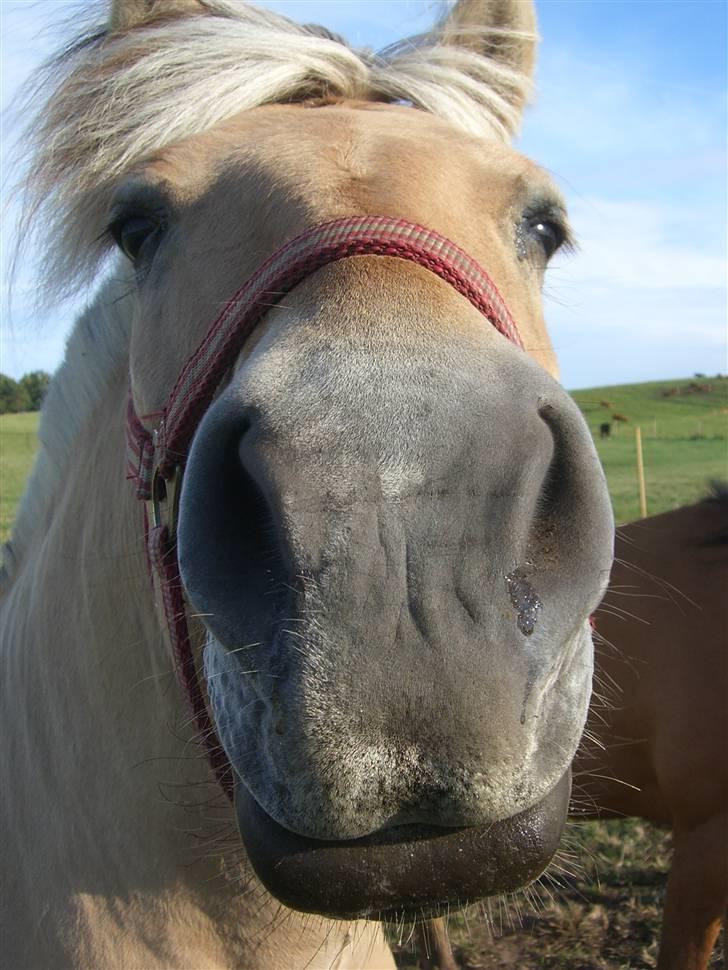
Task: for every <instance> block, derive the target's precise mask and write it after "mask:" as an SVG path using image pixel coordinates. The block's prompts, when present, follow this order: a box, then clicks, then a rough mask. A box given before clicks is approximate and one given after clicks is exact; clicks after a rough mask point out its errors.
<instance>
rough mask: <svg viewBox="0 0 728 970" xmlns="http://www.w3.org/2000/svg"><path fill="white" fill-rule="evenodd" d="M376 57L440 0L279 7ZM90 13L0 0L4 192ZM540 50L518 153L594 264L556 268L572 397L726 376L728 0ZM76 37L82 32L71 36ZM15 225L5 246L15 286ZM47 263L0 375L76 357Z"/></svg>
mask: <svg viewBox="0 0 728 970" xmlns="http://www.w3.org/2000/svg"><path fill="white" fill-rule="evenodd" d="M267 6H269V7H273V8H274V9H276V10H279V11H280V12H282V13H285V14H287V15H289V16H291V17H294V18H295V19H298V20H301V21H303V22H318V23H323V24H325V25H326V26H327V27H329V28H331V29H333V30H335V31H337V32H339V33H341V34H343V35H344V36H345V37H347V39H348V40H349V41H351V42H352V43H354V44H356V45H364V46H369V47H373V48H375V49H377V48H380V47H383V46H385V45H387V44H389V43H391V42H393V41H395V40H398V39H399V38H400V37H403V36H406V35H408V34H412V33H417V32H418V31H420V30H422V29H424V28H426V27H427V26H428V25H429V23H430V22H431V21H432V19H433V18H434V16H435V15H436V13H437V10H438V5H437V4H435V3H429V2H427V0H274V2H270V3H268V4H267ZM87 7H88V4H85V3H82V4H80V5H79V4H78V3H76V2H71V0H0V17H1V18H2V24H1V27H2V52H1V55H2V60H1V63H0V68H1V70H2V75H1V76H2V91H1V92H0V94H1V95H2V105H3V144H2V160H3V173H2V174H3V188H4V190H6V189H7V187H8V186H9V185H10V184H12V178H13V171H12V167H11V166H10V165H9V163H8V161H7V159H8V147H9V146H10V144H11V142H12V141H13V138H14V134H15V130H16V126H15V121H16V119H15V117H14V114H13V111H12V109H11V110H7V105H8V104H9V103H10V101H11V99H12V97H13V95H14V94H15V92H16V91H17V89H18V86H19V85H20V84H21V83H22V81H23V79H24V78H25V77H26V76H27V74H28V73H29V72H30V71H31V70H32V69H33V68H34V67H35V66H36V65H37V64H38V63H39V62H40V61H41V60H42V59H43V58H44V57H45V56H47V55H48V54H50V53H52V51H53V50H54V49H55V48H56V46H57V44H58V42H59V39H60V38H61V37H62V36H63V30H61V29H59V28H58V26H57V25H58V23H59V22H63V21H64V19H66V18H67V17H68V16H69V14H70V15H71V16H72V15H73V11H74V10H76V11H77V10H79V9H87ZM537 10H538V14H539V29H540V33H541V37H542V44H541V49H540V57H539V69H538V89H537V98H536V102H535V104H534V105H533V106H532V107H531V108H530V110H529V111H528V114H527V116H526V120H525V124H524V128H523V133H522V136H521V137H520V138H519V140H518V142H517V146H518V147H519V148H520V150H522V151H524V152H525V153H526V154H528V155H530V156H531V157H532V158H534V159H535V160H536V161H538V162H540V163H541V164H542V165H544V166H545V167H546V168H548V169H549V170H550V171H551V172H552V173H553V174H554V176H555V178H556V180H557V181H558V182H559V184H560V186H561V188H562V190H563V191H564V193H565V195H566V197H567V199H568V201H569V206H570V211H571V215H572V221H573V222H574V224H575V228H576V232H577V236H578V238H579V241H580V250H579V252H578V253H577V254H576V255H574V256H570V257H565V258H561V257H557V259H556V261H555V263H554V266H553V268H552V269H551V270H550V271H549V273H548V275H547V279H546V290H545V292H546V315H547V320H548V322H549V329H550V331H551V334H552V338H553V340H554V345H555V347H556V350H557V353H558V355H559V359H560V361H561V368H562V380H563V382H564V384H565V385H566V386H567V387H570V388H577V387H586V386H593V385H604V384H614V383H621V382H631V381H639V380H651V379H658V378H661V377H677V376H683V375H690V374H692V373H694V372H703V373H709V374H713V373H716V372H718V371H721V372H725V371H726V370H728V339H727V335H726V174H725V173H726V136H727V129H726V117H727V107H728V100H727V96H726V50H728V30H727V16H728V5H726V3H725V2H724V0H631V2H622V0H537ZM72 29H73V27H72ZM9 222H10V220H9V219H4V225H3V233H2V236H1V237H0V241H1V242H2V248H3V253H2V264H1V266H2V270H1V271H2V273H3V288H4V289H7V275H8V251H9V238H10V236H9V233H8V229H7V225H8V224H9ZM32 280H33V271H32V259H30V258H29V259H28V260H27V262H26V264H24V265H23V267H21V271H20V274H19V277H18V281H17V286H16V291H15V294H14V300H13V314H12V320H11V319H10V317H9V314H8V311H7V298H6V297H3V301H2V329H1V331H0V338H1V339H0V370H2V371H3V372H5V373H9V374H12V375H13V376H16V377H17V376H20V375H21V374H22V373H24V372H25V371H28V370H33V369H36V368H44V369H47V370H52V369H53V368H55V366H57V364H58V363H59V361H60V358H61V355H62V352H63V344H64V341H65V335H66V333H67V331H68V328H69V327H70V325H71V323H72V320H73V317H74V315H75V312H76V309H77V308H76V307H74V306H72V305H64V306H61V307H58V308H56V310H55V311H54V313H53V314H50V315H49V316H48V318H46V319H44V320H39V319H37V317H36V315H35V314H34V312H33V310H32V294H33V285H32Z"/></svg>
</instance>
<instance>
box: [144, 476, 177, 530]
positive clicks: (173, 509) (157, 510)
mask: <svg viewBox="0 0 728 970" xmlns="http://www.w3.org/2000/svg"><path fill="white" fill-rule="evenodd" d="M181 485H182V466H181V465H175V466H174V468H173V469H172V475H171V476H170V477H169V478H165V477H164V475H162V473H161V471H160V470H159V465H155V467H154V471H153V473H152V498H151V500H150V502H149V507H150V513H151V514H150V518H151V523H152V528H155V529H156V528H158V527H159V526H164V527H166V529H167V535H168V537H169V538H170V539H173V538H174V537H175V533H176V531H177V514H178V511H179V493H180V487H181Z"/></svg>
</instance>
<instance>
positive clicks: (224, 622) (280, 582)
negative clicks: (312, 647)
mask: <svg viewBox="0 0 728 970" xmlns="http://www.w3.org/2000/svg"><path fill="white" fill-rule="evenodd" d="M255 427H256V426H255V421H254V420H253V419H252V418H251V417H250V416H248V415H247V414H246V415H244V416H242V417H241V418H239V419H238V420H236V421H234V422H232V423H231V424H229V425H228V426H227V427H224V426H218V428H216V429H215V430H214V431H213V432H211V433H210V434H208V435H207V436H206V438H205V442H204V449H200V450H201V452H204V453H203V454H202V457H201V458H200V459H199V460H196V461H192V462H191V463H190V464H189V465H188V468H187V471H186V473H185V482H184V486H183V488H184V490H185V491H183V496H182V513H181V519H180V566H181V569H182V576H183V579H184V582H185V585H186V586H187V589H188V592H189V593H190V594H191V596H192V598H193V602H195V605H196V606H197V608H198V609H199V610H200V611H201V612H203V613H204V614H205V615H206V619H205V622H206V624H207V626H208V627H209V628H210V629H211V630H212V632H213V633H214V635H215V636H217V637H218V638H219V639H220V640H222V641H223V642H224V643H225V644H226V646H228V647H231V648H232V647H236V646H240V645H241V643H239V642H238V641H240V640H242V642H244V643H245V644H246V645H249V644H250V643H252V642H253V641H265V642H270V641H271V640H272V636H273V630H274V628H275V624H276V622H277V621H278V619H279V618H280V616H281V615H282V613H283V607H284V604H285V602H287V600H288V597H289V595H290V584H289V575H288V574H289V570H288V569H287V566H286V562H285V559H284V554H283V546H282V543H281V541H280V538H279V529H278V526H277V524H276V523H277V515H276V511H275V508H274V502H272V501H270V500H269V498H268V497H267V495H266V488H265V482H264V480H263V478H262V476H261V475H260V474H259V472H258V468H257V463H256V461H255V451H256V449H255V442H254V440H252V439H254V438H255ZM200 550H208V553H209V554H207V555H201V554H200Z"/></svg>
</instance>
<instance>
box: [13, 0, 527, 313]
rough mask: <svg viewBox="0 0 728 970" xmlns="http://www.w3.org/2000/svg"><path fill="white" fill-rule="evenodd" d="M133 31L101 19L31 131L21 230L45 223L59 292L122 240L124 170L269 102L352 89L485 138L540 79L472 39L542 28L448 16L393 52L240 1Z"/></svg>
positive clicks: (59, 65) (360, 96) (47, 284)
mask: <svg viewBox="0 0 728 970" xmlns="http://www.w3.org/2000/svg"><path fill="white" fill-rule="evenodd" d="M204 10H205V12H204V13H202V14H200V15H196V16H194V17H193V18H192V19H194V24H191V23H190V17H182V18H159V19H156V20H152V21H149V22H147V23H146V24H142V25H140V26H136V27H134V28H132V29H128V30H125V31H120V32H115V33H109V32H108V31H107V30H105V29H100V28H98V27H96V28H95V29H93V30H91V31H90V32H87V33H86V34H84V35H83V36H82V37H81V38H79V39H78V40H76V41H75V42H72V43H71V44H69V45H68V46H67V47H66V49H65V51H64V52H63V53H62V54H61V55H60V56H58V57H56V58H54V59H53V60H52V61H51V62H50V63H49V64H48V65H47V66H46V68H45V69H44V72H43V73H42V76H41V80H40V81H39V84H38V86H37V87H36V88H35V89H33V91H32V92H31V93H32V95H33V100H34V101H35V99H36V97H39V94H40V91H41V90H46V89H47V90H50V95H49V96H48V97H47V98H43V99H41V100H42V101H43V103H42V105H41V107H40V109H39V110H38V111H37V114H36V117H35V118H34V120H33V121H32V123H31V124H30V125H29V127H28V130H27V138H26V142H25V143H26V146H27V149H28V151H29V153H30V165H29V174H28V177H27V179H26V180H25V183H24V186H23V191H24V194H25V206H24V216H23V225H22V227H21V233H20V238H27V237H29V236H34V237H39V235H40V233H41V232H42V242H43V243H44V249H45V253H44V258H43V260H42V267H43V269H42V273H43V276H44V279H43V284H44V286H43V288H42V289H43V293H44V299H45V300H51V299H53V298H56V297H58V296H64V295H67V294H68V293H69V292H74V291H76V290H77V289H78V288H79V287H80V286H83V285H85V284H87V283H88V282H89V281H90V280H91V279H92V278H93V275H94V274H95V272H96V271H97V270H98V268H99V264H100V262H101V261H102V260H103V258H104V256H105V255H106V254H107V253H108V251H109V249H110V240H109V239H108V234H106V233H105V232H104V229H105V225H106V220H107V218H108V215H107V207H108V201H109V196H110V192H111V191H112V188H113V186H114V184H115V183H116V182H117V181H118V179H119V178H120V177H121V176H122V175H123V174H124V173H126V172H127V171H129V170H130V169H131V168H133V166H134V165H135V164H137V163H139V162H140V161H141V160H142V159H144V158H146V157H148V156H149V155H150V154H152V153H153V152H155V151H158V150H160V149H161V148H163V147H164V146H166V145H168V144H170V143H172V142H175V141H179V140H182V139H184V138H187V137H190V136H192V135H195V134H198V133H200V132H202V131H205V130H207V129H209V128H211V127H213V126H214V125H216V124H218V123H220V122H222V121H225V120H226V119H228V118H230V117H232V116H234V115H236V114H238V113H240V112H241V111H245V110H249V109H251V108H255V107H258V106H261V105H264V104H272V103H282V102H285V103H291V102H302V101H306V100H308V99H311V98H319V97H324V98H344V99H357V100H372V101H381V102H404V103H408V104H411V105H412V106H413V107H414V108H418V109H421V110H423V111H426V112H428V113H430V114H433V115H436V116H439V117H442V118H445V119H447V120H448V121H449V122H450V123H451V124H453V125H454V126H456V127H458V128H460V129H461V130H465V131H467V132H469V133H471V134H475V135H477V136H480V137H485V138H489V139H496V140H501V141H507V140H508V139H509V137H510V135H511V134H512V133H513V132H514V131H515V129H516V128H517V126H518V121H519V116H520V106H521V104H522V103H523V101H524V100H525V99H526V97H527V94H528V90H529V86H530V79H529V77H528V76H527V75H526V74H525V73H521V72H520V71H517V70H515V69H513V68H511V67H508V66H506V65H505V64H504V63H502V62H501V61H499V60H497V59H496V58H495V57H489V56H485V55H483V54H480V53H476V52H475V51H474V50H473V49H472V48H473V46H475V45H474V44H472V43H470V38H471V37H472V38H481V40H482V46H483V47H484V48H487V41H488V39H490V41H491V42H492V43H493V44H499V43H503V42H506V43H508V42H511V41H512V42H514V43H518V42H522V41H524V40H528V39H529V38H530V35H528V36H527V35H526V34H525V33H523V32H522V31H517V30H509V29H504V28H500V27H499V28H494V27H489V28H485V27H483V28H477V27H468V28H467V29H466V32H467V34H468V46H467V47H464V46H457V45H453V44H451V43H444V42H443V37H442V35H441V33H439V32H438V29H439V28H438V26H436V27H435V28H433V30H432V31H431V32H429V33H427V34H423V35H421V36H419V37H416V38H411V39H410V40H408V41H403V42H401V43H399V44H397V45H395V46H393V47H391V48H389V49H387V50H385V51H383V52H381V53H380V54H374V53H373V52H371V51H368V50H354V49H352V48H350V47H348V46H346V45H345V44H343V43H342V42H341V41H340V39H339V38H337V37H335V36H333V35H331V34H329V33H328V32H327V31H325V30H322V29H320V28H317V27H312V26H310V25H309V26H300V25H298V24H295V23H293V22H292V21H289V20H288V19H286V18H284V17H281V16H279V15H277V14H274V13H270V12H268V11H265V10H261V9H259V8H256V7H252V6H248V5H247V4H244V3H232V2H229V0H205V3H204Z"/></svg>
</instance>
